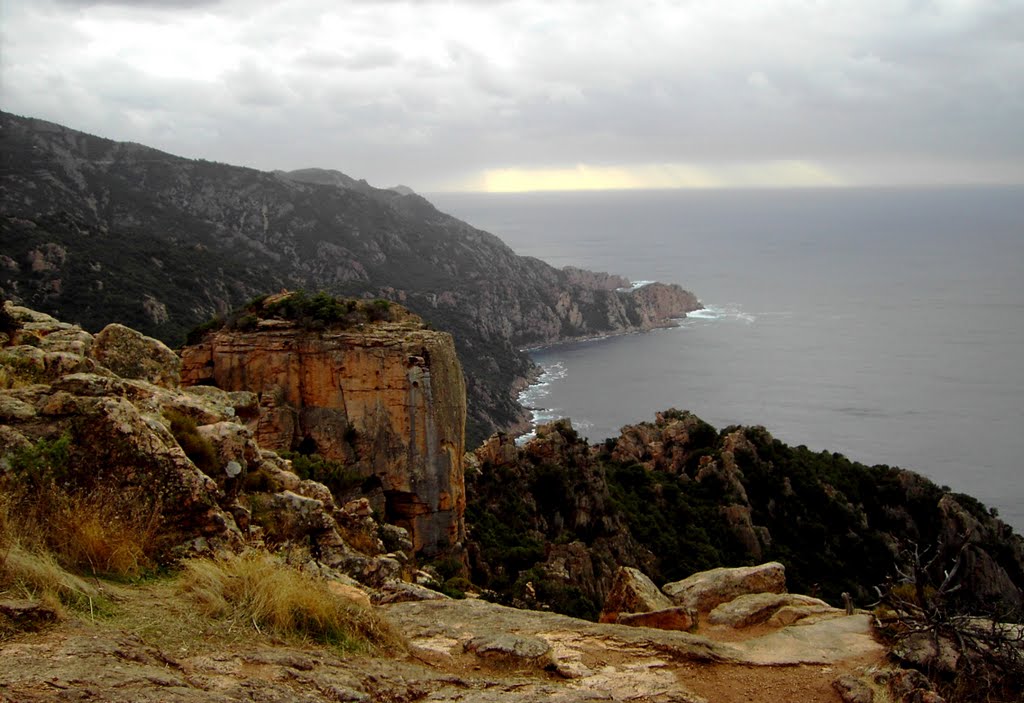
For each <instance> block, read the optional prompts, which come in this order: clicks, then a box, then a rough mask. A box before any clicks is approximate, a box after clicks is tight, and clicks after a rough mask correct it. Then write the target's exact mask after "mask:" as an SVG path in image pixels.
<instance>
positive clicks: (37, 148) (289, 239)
mask: <svg viewBox="0 0 1024 703" xmlns="http://www.w3.org/2000/svg"><path fill="white" fill-rule="evenodd" d="M0 159H2V160H0V244H2V247H0V248H2V254H0V295H3V296H5V297H7V298H10V299H11V300H13V301H15V302H17V303H19V304H25V305H29V306H31V307H33V308H35V309H38V310H41V311H45V312H47V313H51V314H54V315H57V316H58V317H60V318H61V319H65V320H70V321H76V322H79V323H81V324H82V325H83V326H84V327H85V328H86V329H89V330H93V331H95V330H98V329H99V328H100V327H102V326H103V325H105V324H107V323H109V322H111V321H116V322H120V323H123V324H126V325H129V326H131V327H133V328H135V329H138V330H139V331H141V332H144V333H145V334H148V335H151V336H154V337H156V338H159V339H161V340H163V341H165V342H167V343H169V344H172V345H178V344H180V343H181V342H182V341H184V338H185V334H186V332H187V331H188V330H189V329H191V328H192V327H193V326H195V325H197V324H199V323H202V322H204V321H206V320H207V319H209V318H211V317H213V316H215V315H224V314H226V313H228V312H229V311H230V310H232V309H234V308H236V307H237V306H239V305H241V304H242V303H244V302H245V301H247V300H249V299H251V298H253V297H254V296H257V295H263V294H267V293H273V292H277V291H279V290H281V289H290V290H295V289H300V288H304V289H307V290H310V291H317V290H325V291H327V292H329V293H331V294H335V295H348V296H369V297H373V298H378V297H379V298H387V299H390V300H393V301H396V302H399V303H401V304H402V305H404V306H406V307H408V308H409V309H410V310H412V311H414V312H416V313H417V314H419V315H420V316H422V317H423V318H424V319H425V320H427V321H428V322H430V323H432V324H433V325H434V326H435V327H437V328H439V329H442V330H445V331H448V332H451V333H452V335H453V336H454V338H455V341H456V345H457V347H458V352H459V356H460V358H461V359H462V362H463V365H464V368H465V372H466V380H467V387H468V396H469V417H468V425H467V428H468V431H467V434H468V439H469V441H470V444H471V445H475V444H477V443H479V442H480V441H482V440H483V439H484V438H485V437H487V436H488V435H489V434H490V433H491V432H492V431H493V430H495V429H498V428H507V427H510V426H512V425H514V424H515V423H517V422H523V421H524V420H525V418H526V415H525V413H524V411H523V409H522V408H521V407H520V406H519V405H518V403H517V402H516V401H515V398H514V395H513V390H514V389H515V388H516V387H517V385H518V384H522V383H523V382H524V379H525V378H527V377H528V376H529V375H530V373H531V369H532V366H531V363H530V361H529V359H528V357H527V356H526V355H525V354H524V353H522V352H521V351H519V350H520V348H522V347H525V346H530V345H539V344H546V343H551V342H555V341H559V340H565V339H570V338H575V337H583V336H592V335H599V334H609V333H617V332H626V331H633V330H646V329H651V328H653V327H657V326H664V325H670V324H673V323H672V320H673V319H676V318H680V317H683V316H684V315H685V314H686V312H688V311H692V310H695V309H698V308H699V307H700V304H699V302H698V301H697V299H696V297H695V296H694V295H693V294H691V293H688V292H687V291H684V290H683V289H681V288H679V287H678V286H675V285H663V284H652V285H648V286H645V287H642V288H640V289H637V290H630V289H628V281H626V280H625V279H622V278H620V277H617V276H609V275H607V274H594V273H591V272H588V271H582V270H578V269H566V270H558V269H555V268H553V267H551V266H549V265H548V264H546V263H544V262H542V261H539V260H538V259H535V258H530V257H523V256H517V255H516V254H515V253H514V252H513V251H512V250H511V249H510V248H509V247H507V246H506V245H505V244H503V243H502V242H501V241H500V240H499V239H498V238H497V237H495V236H493V235H491V234H488V233H487V232H483V231H481V230H478V229H476V228H474V227H472V226H470V225H468V224H466V223H465V222H462V221H460V220H458V219H456V218H454V217H451V216H449V215H446V214H444V213H442V212H439V211H438V210H437V209H435V208H434V207H433V206H432V205H431V204H430V203H429V202H427V201H426V200H425V199H424V198H422V197H420V196H419V195H416V194H414V193H411V192H408V191H407V190H406V189H401V188H396V189H378V188H373V187H371V186H369V185H368V184H366V183H365V182H364V181H357V180H355V179H352V178H350V177H348V176H345V175H344V174H342V173H339V172H337V171H327V170H321V169H305V170H301V171H293V172H291V173H285V172H280V171H277V172H272V173H270V172H262V171H257V170H253V169H249V168H240V167H235V166H228V165H225V164H219V163H211V162H209V161H202V160H189V159H184V158H180V157H176V156H172V155H169V154H166V153H163V152H160V151H157V150H155V149H151V148H148V147H145V146H142V145H139V144H133V143H121V142H114V141H111V140H108V139H103V138H100V137H95V136H91V135H88V134H84V133H82V132H77V131H75V130H73V129H68V128H66V127H62V126H60V125H56V124H53V123H50V122H45V121H42V120H36V119H30V118H23V117H18V116H15V115H11V114H7V113H0ZM620 289H623V290H620Z"/></svg>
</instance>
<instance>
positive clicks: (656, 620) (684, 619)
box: [615, 607, 697, 631]
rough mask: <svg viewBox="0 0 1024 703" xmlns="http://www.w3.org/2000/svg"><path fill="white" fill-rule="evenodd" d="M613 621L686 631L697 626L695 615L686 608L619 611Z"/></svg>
mask: <svg viewBox="0 0 1024 703" xmlns="http://www.w3.org/2000/svg"><path fill="white" fill-rule="evenodd" d="M615 623H616V624H618V625H629V626H630V627H653V628H655V629H658V630H683V631H687V630H690V629H692V628H694V627H696V626H697V615H696V614H695V613H694V612H693V611H692V610H687V609H686V608H678V607H676V608H665V609H663V610H652V611H650V612H647V613H619V615H618V617H617V618H615Z"/></svg>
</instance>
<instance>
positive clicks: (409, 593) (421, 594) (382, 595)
mask: <svg viewBox="0 0 1024 703" xmlns="http://www.w3.org/2000/svg"><path fill="white" fill-rule="evenodd" d="M421 600H449V598H448V596H446V595H445V594H443V593H440V592H438V591H434V590H431V589H429V588H427V587H426V586H420V585H418V584H415V583H406V582H405V581H397V580H396V581H388V582H386V583H384V585H383V586H381V587H380V589H379V591H378V593H376V594H375V595H374V597H373V602H374V603H376V604H377V605H388V604H390V603H408V602H411V601H421Z"/></svg>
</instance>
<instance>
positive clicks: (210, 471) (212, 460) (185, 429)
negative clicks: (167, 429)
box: [164, 410, 218, 476]
mask: <svg viewBox="0 0 1024 703" xmlns="http://www.w3.org/2000/svg"><path fill="white" fill-rule="evenodd" d="M164 417H165V418H167V421H168V422H170V423H171V434H172V435H174V439H175V440H177V442H178V446H180V447H181V449H182V451H184V452H185V456H187V457H188V458H189V459H191V460H192V463H193V464H195V465H196V467H197V468H198V469H199V470H200V471H202V472H203V473H205V474H206V475H208V476H214V475H216V474H217V469H218V466H217V463H218V459H217V450H216V448H214V446H213V443H212V442H210V440H209V439H207V438H206V437H204V436H203V435H201V434H200V433H199V430H198V429H197V427H196V421H195V420H193V419H192V418H191V417H189V416H188V415H183V414H182V413H180V412H178V411H176V410H167V411H165V412H164Z"/></svg>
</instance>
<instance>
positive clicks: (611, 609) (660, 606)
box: [601, 566, 685, 629]
mask: <svg viewBox="0 0 1024 703" xmlns="http://www.w3.org/2000/svg"><path fill="white" fill-rule="evenodd" d="M673 605H674V604H673V603H672V601H671V600H669V598H668V596H666V595H665V594H664V593H662V592H661V591H659V590H658V587H657V586H655V585H654V582H653V581H651V580H650V579H649V578H647V576H646V575H645V574H644V572H642V571H640V570H639V569H634V568H632V567H629V566H620V567H619V570H618V571H617V572H616V573H615V580H614V581H612V587H611V590H610V591H608V597H607V598H606V599H605V602H604V608H603V609H602V611H601V622H616V620H617V619H618V617H619V614H620V613H647V612H650V611H652V610H665V609H667V608H672V607H673ZM684 629H685V628H684Z"/></svg>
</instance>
